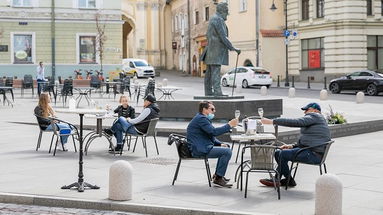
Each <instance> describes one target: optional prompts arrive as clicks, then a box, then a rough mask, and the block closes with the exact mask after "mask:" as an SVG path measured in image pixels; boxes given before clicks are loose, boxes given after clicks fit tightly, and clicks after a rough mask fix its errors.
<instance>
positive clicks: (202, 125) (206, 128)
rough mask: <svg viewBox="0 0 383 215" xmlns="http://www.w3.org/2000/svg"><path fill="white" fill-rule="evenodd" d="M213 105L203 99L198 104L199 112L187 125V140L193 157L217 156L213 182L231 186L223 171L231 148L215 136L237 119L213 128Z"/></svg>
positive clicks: (228, 129)
mask: <svg viewBox="0 0 383 215" xmlns="http://www.w3.org/2000/svg"><path fill="white" fill-rule="evenodd" d="M214 113H215V107H214V105H213V103H212V102H208V101H203V102H201V103H200V104H199V113H197V114H196V115H195V116H194V118H193V119H192V120H191V122H190V123H189V125H188V127H187V140H188V143H189V148H190V151H191V152H192V155H193V157H204V156H207V157H208V158H218V162H217V167H216V171H215V174H214V176H213V184H215V185H216V186H219V187H231V184H228V181H229V179H226V178H225V173H226V170H227V166H228V164H229V160H230V158H231V150H230V148H229V145H227V144H224V143H222V142H220V141H219V140H218V139H217V138H215V137H216V136H219V135H221V134H224V133H227V132H229V131H230V129H231V128H232V127H235V126H237V125H238V119H232V120H230V121H229V122H228V123H227V124H225V125H224V126H221V127H217V128H215V127H214V126H213V125H212V123H211V120H212V119H213V118H214Z"/></svg>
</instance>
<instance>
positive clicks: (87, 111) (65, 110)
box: [55, 108, 107, 115]
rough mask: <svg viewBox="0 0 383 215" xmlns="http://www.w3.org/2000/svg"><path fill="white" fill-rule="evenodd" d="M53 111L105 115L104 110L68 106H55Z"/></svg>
mask: <svg viewBox="0 0 383 215" xmlns="http://www.w3.org/2000/svg"><path fill="white" fill-rule="evenodd" d="M55 111H56V112H57V113H76V114H99V115H105V114H106V112H107V111H106V110H97V109H80V108H76V109H72V110H70V109H68V108H56V109H55Z"/></svg>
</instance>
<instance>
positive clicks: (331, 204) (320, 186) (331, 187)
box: [315, 174, 343, 215]
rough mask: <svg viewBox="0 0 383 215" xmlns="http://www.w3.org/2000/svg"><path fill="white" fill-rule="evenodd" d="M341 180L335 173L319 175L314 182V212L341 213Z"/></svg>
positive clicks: (323, 213)
mask: <svg viewBox="0 0 383 215" xmlns="http://www.w3.org/2000/svg"><path fill="white" fill-rule="evenodd" d="M342 190H343V185H342V182H341V181H340V180H339V178H338V177H337V176H336V175H332V174H325V175H321V176H320V177H319V178H318V180H317V181H316V184H315V214H316V215H328V214H331V215H341V214H342Z"/></svg>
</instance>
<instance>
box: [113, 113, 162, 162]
mask: <svg viewBox="0 0 383 215" xmlns="http://www.w3.org/2000/svg"><path fill="white" fill-rule="evenodd" d="M158 120H159V118H154V119H151V120H150V122H149V127H148V130H147V132H146V133H145V134H135V135H134V134H129V133H126V134H125V140H124V141H123V145H122V148H124V145H125V142H127V145H128V150H130V143H131V140H132V137H135V138H136V141H135V142H134V147H133V152H134V151H135V150H136V145H137V141H138V138H139V137H141V140H142V145H143V147H144V149H145V155H146V157H148V148H147V142H146V137H153V139H154V143H155V146H156V150H157V155H159V154H160V152H159V151H158V145H157V138H156V135H157V134H156V125H157V123H158ZM140 123H146V122H144V121H143V122H140ZM128 139H129V140H128ZM120 155H122V150H121V152H120Z"/></svg>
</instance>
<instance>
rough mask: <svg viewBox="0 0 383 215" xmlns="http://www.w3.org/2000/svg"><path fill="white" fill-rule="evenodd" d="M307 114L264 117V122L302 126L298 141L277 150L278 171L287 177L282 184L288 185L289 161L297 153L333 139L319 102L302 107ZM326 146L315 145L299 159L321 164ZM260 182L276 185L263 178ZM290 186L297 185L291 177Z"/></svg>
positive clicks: (300, 155)
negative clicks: (290, 116) (292, 117)
mask: <svg viewBox="0 0 383 215" xmlns="http://www.w3.org/2000/svg"><path fill="white" fill-rule="evenodd" d="M301 109H302V110H303V111H304V113H305V115H304V116H303V117H301V118H297V119H287V118H277V119H274V120H271V119H267V118H262V123H263V124H277V125H282V126H288V127H301V135H300V137H299V140H298V143H296V144H294V145H286V144H285V145H282V146H281V147H280V150H277V151H276V152H275V160H276V161H277V163H278V165H279V166H278V169H277V170H278V172H279V174H280V175H281V176H284V177H285V178H284V179H282V180H280V185H282V186H286V183H287V177H288V176H289V172H290V171H289V166H288V161H291V160H292V158H293V157H294V155H295V153H296V152H297V151H298V150H300V149H301V148H303V147H308V146H315V145H319V144H323V143H325V142H327V141H329V140H331V135H330V130H329V128H328V125H327V121H326V119H325V118H324V117H323V115H322V114H321V107H320V105H319V104H318V103H310V104H307V105H306V106H304V107H302V108H301ZM324 150H325V147H324V146H319V147H314V148H312V149H311V150H310V149H307V150H305V151H303V152H302V153H300V154H299V155H298V157H297V159H296V160H297V161H301V162H304V163H311V164H319V163H320V162H321V160H322V156H323V153H324ZM260 182H261V183H262V184H264V185H266V186H274V183H273V180H271V179H261V180H260ZM289 186H292V187H293V186H296V183H295V181H294V179H293V178H292V177H291V178H290V181H289Z"/></svg>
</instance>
